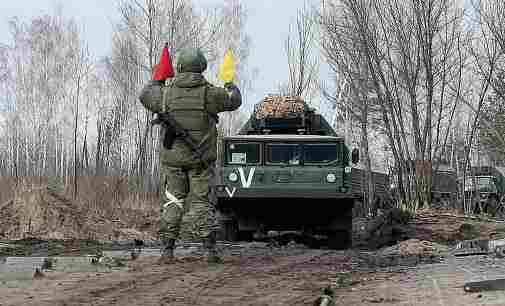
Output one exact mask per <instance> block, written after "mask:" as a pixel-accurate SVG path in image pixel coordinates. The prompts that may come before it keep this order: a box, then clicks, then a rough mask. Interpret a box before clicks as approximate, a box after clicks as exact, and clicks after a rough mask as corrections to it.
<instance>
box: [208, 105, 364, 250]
mask: <svg viewBox="0 0 505 306" xmlns="http://www.w3.org/2000/svg"><path fill="white" fill-rule="evenodd" d="M276 102H277V103H278V104H277V105H276V107H277V108H275V107H270V108H268V107H267V106H268V105H265V104H262V105H261V106H260V107H257V108H256V110H255V112H254V114H253V115H252V116H251V118H250V119H249V121H248V122H247V123H246V124H245V125H244V127H243V128H242V129H241V131H240V132H239V134H238V135H235V136H229V137H224V138H223V140H222V143H221V147H220V162H219V164H218V167H217V181H216V195H217V200H218V201H217V209H218V212H219V213H220V215H221V217H222V220H224V221H223V222H222V227H223V228H224V232H225V233H224V234H223V236H224V238H225V239H226V240H237V239H244V238H245V239H246V240H249V239H250V238H251V237H252V236H253V234H254V233H257V234H261V233H263V234H264V233H266V232H267V231H269V230H275V231H297V230H301V231H307V232H310V233H318V234H321V235H326V236H328V237H329V240H332V244H333V245H334V246H335V247H337V246H349V245H350V242H351V241H350V239H351V236H350V235H351V232H352V208H353V203H354V202H353V196H352V192H351V184H352V180H351V171H352V170H351V167H350V158H349V150H348V148H347V146H346V145H345V143H344V139H343V137H339V136H337V135H336V133H335V132H334V131H333V129H331V128H329V125H328V124H327V122H326V121H325V120H324V118H322V117H321V116H320V115H318V114H315V113H314V112H313V111H310V110H308V109H307V108H306V107H305V104H304V103H301V102H300V101H298V100H296V101H295V100H284V103H279V101H278V100H277V101H276ZM281 102H282V101H281ZM293 103H295V104H296V105H293ZM286 104H287V105H286ZM270 106H271V105H270ZM280 106H282V107H283V110H295V111H297V112H298V113H296V114H292V113H291V114H289V115H283V116H279V115H277V116H272V115H270V116H269V115H268V114H267V115H266V116H265V114H262V113H260V112H261V111H265V109H266V110H269V111H272V109H274V110H275V109H279V107H280ZM353 155H354V159H356V158H357V157H356V155H358V156H359V154H358V153H357V152H354V154H353ZM355 161H356V160H355Z"/></svg>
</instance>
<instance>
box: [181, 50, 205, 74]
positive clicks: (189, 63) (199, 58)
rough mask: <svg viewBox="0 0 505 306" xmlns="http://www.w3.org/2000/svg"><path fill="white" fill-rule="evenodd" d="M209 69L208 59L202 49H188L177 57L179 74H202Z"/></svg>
mask: <svg viewBox="0 0 505 306" xmlns="http://www.w3.org/2000/svg"><path fill="white" fill-rule="evenodd" d="M205 69H207V59H206V58H205V56H204V55H203V53H202V51H200V49H194V48H187V49H182V50H181V51H179V54H178V55H177V72H196V73H202V72H204V71H205Z"/></svg>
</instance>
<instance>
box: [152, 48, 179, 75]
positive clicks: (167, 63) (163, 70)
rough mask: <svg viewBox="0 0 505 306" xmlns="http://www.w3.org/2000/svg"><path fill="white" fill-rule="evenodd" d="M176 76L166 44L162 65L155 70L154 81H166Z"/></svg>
mask: <svg viewBox="0 0 505 306" xmlns="http://www.w3.org/2000/svg"><path fill="white" fill-rule="evenodd" d="M174 76H175V73H174V67H172V61H171V60H170V53H169V52H168V44H165V47H164V48H163V51H162V53H161V58H160V63H159V64H158V65H156V67H155V68H154V73H153V80H154V81H165V80H166V79H168V78H173V77H174Z"/></svg>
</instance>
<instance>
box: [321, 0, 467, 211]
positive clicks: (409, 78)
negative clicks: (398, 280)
mask: <svg viewBox="0 0 505 306" xmlns="http://www.w3.org/2000/svg"><path fill="white" fill-rule="evenodd" d="M326 7H327V9H328V15H327V18H326V20H325V21H324V22H325V27H326V29H327V31H326V32H327V33H331V34H332V35H334V37H335V41H336V42H337V44H338V47H339V48H340V49H342V50H344V51H345V52H347V54H350V50H346V48H349V46H350V44H349V43H350V41H351V40H354V41H355V44H356V45H357V46H358V48H359V50H360V51H361V52H362V57H361V58H362V59H363V61H364V64H362V65H365V66H366V67H367V68H366V71H367V73H368V74H369V78H370V84H371V92H372V93H373V95H374V96H375V97H376V101H377V105H378V106H379V112H380V114H381V125H382V128H383V130H384V133H385V136H386V137H387V139H388V142H389V145H390V147H391V151H392V154H393V156H394V159H395V166H396V172H397V178H398V180H397V181H398V187H399V191H400V195H401V204H402V205H403V206H404V207H406V208H408V209H410V210H412V211H416V209H417V207H418V206H419V205H420V204H428V203H429V201H430V193H431V182H430V178H431V169H432V163H431V161H432V157H433V148H432V144H433V142H434V141H433V128H434V126H437V124H438V122H440V126H444V127H445V128H446V129H447V128H448V127H450V125H451V121H450V120H449V118H448V117H450V116H447V112H448V110H450V109H451V108H450V105H454V104H455V103H458V100H457V98H455V97H457V96H458V93H457V92H456V91H457V88H458V86H457V85H454V86H449V85H453V84H455V83H456V84H457V83H458V79H459V78H461V73H460V71H461V70H462V69H463V67H464V64H466V63H465V61H464V60H460V58H464V54H463V52H462V51H461V48H462V46H464V43H463V41H464V39H465V37H464V36H463V34H462V33H463V32H462V20H463V12H462V11H461V10H460V9H459V8H458V7H457V6H456V3H455V1H449V0H430V1H428V3H425V2H420V1H413V2H403V1H398V0H388V1H385V2H384V1H376V0H341V1H333V2H331V3H328V5H327V6H326ZM350 34H352V36H349V35H350ZM336 56H339V55H338V54H337V55H336ZM448 92H450V94H448ZM440 105H442V106H441V109H442V111H441V113H438V115H437V113H436V112H434V111H433V110H434V109H435V107H436V106H440ZM439 109H440V108H439ZM434 114H435V115H434Z"/></svg>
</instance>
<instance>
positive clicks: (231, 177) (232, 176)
mask: <svg viewBox="0 0 505 306" xmlns="http://www.w3.org/2000/svg"><path fill="white" fill-rule="evenodd" d="M228 180H230V181H231V182H236V181H237V180H238V175H237V174H236V173H235V172H231V173H230V174H228Z"/></svg>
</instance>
